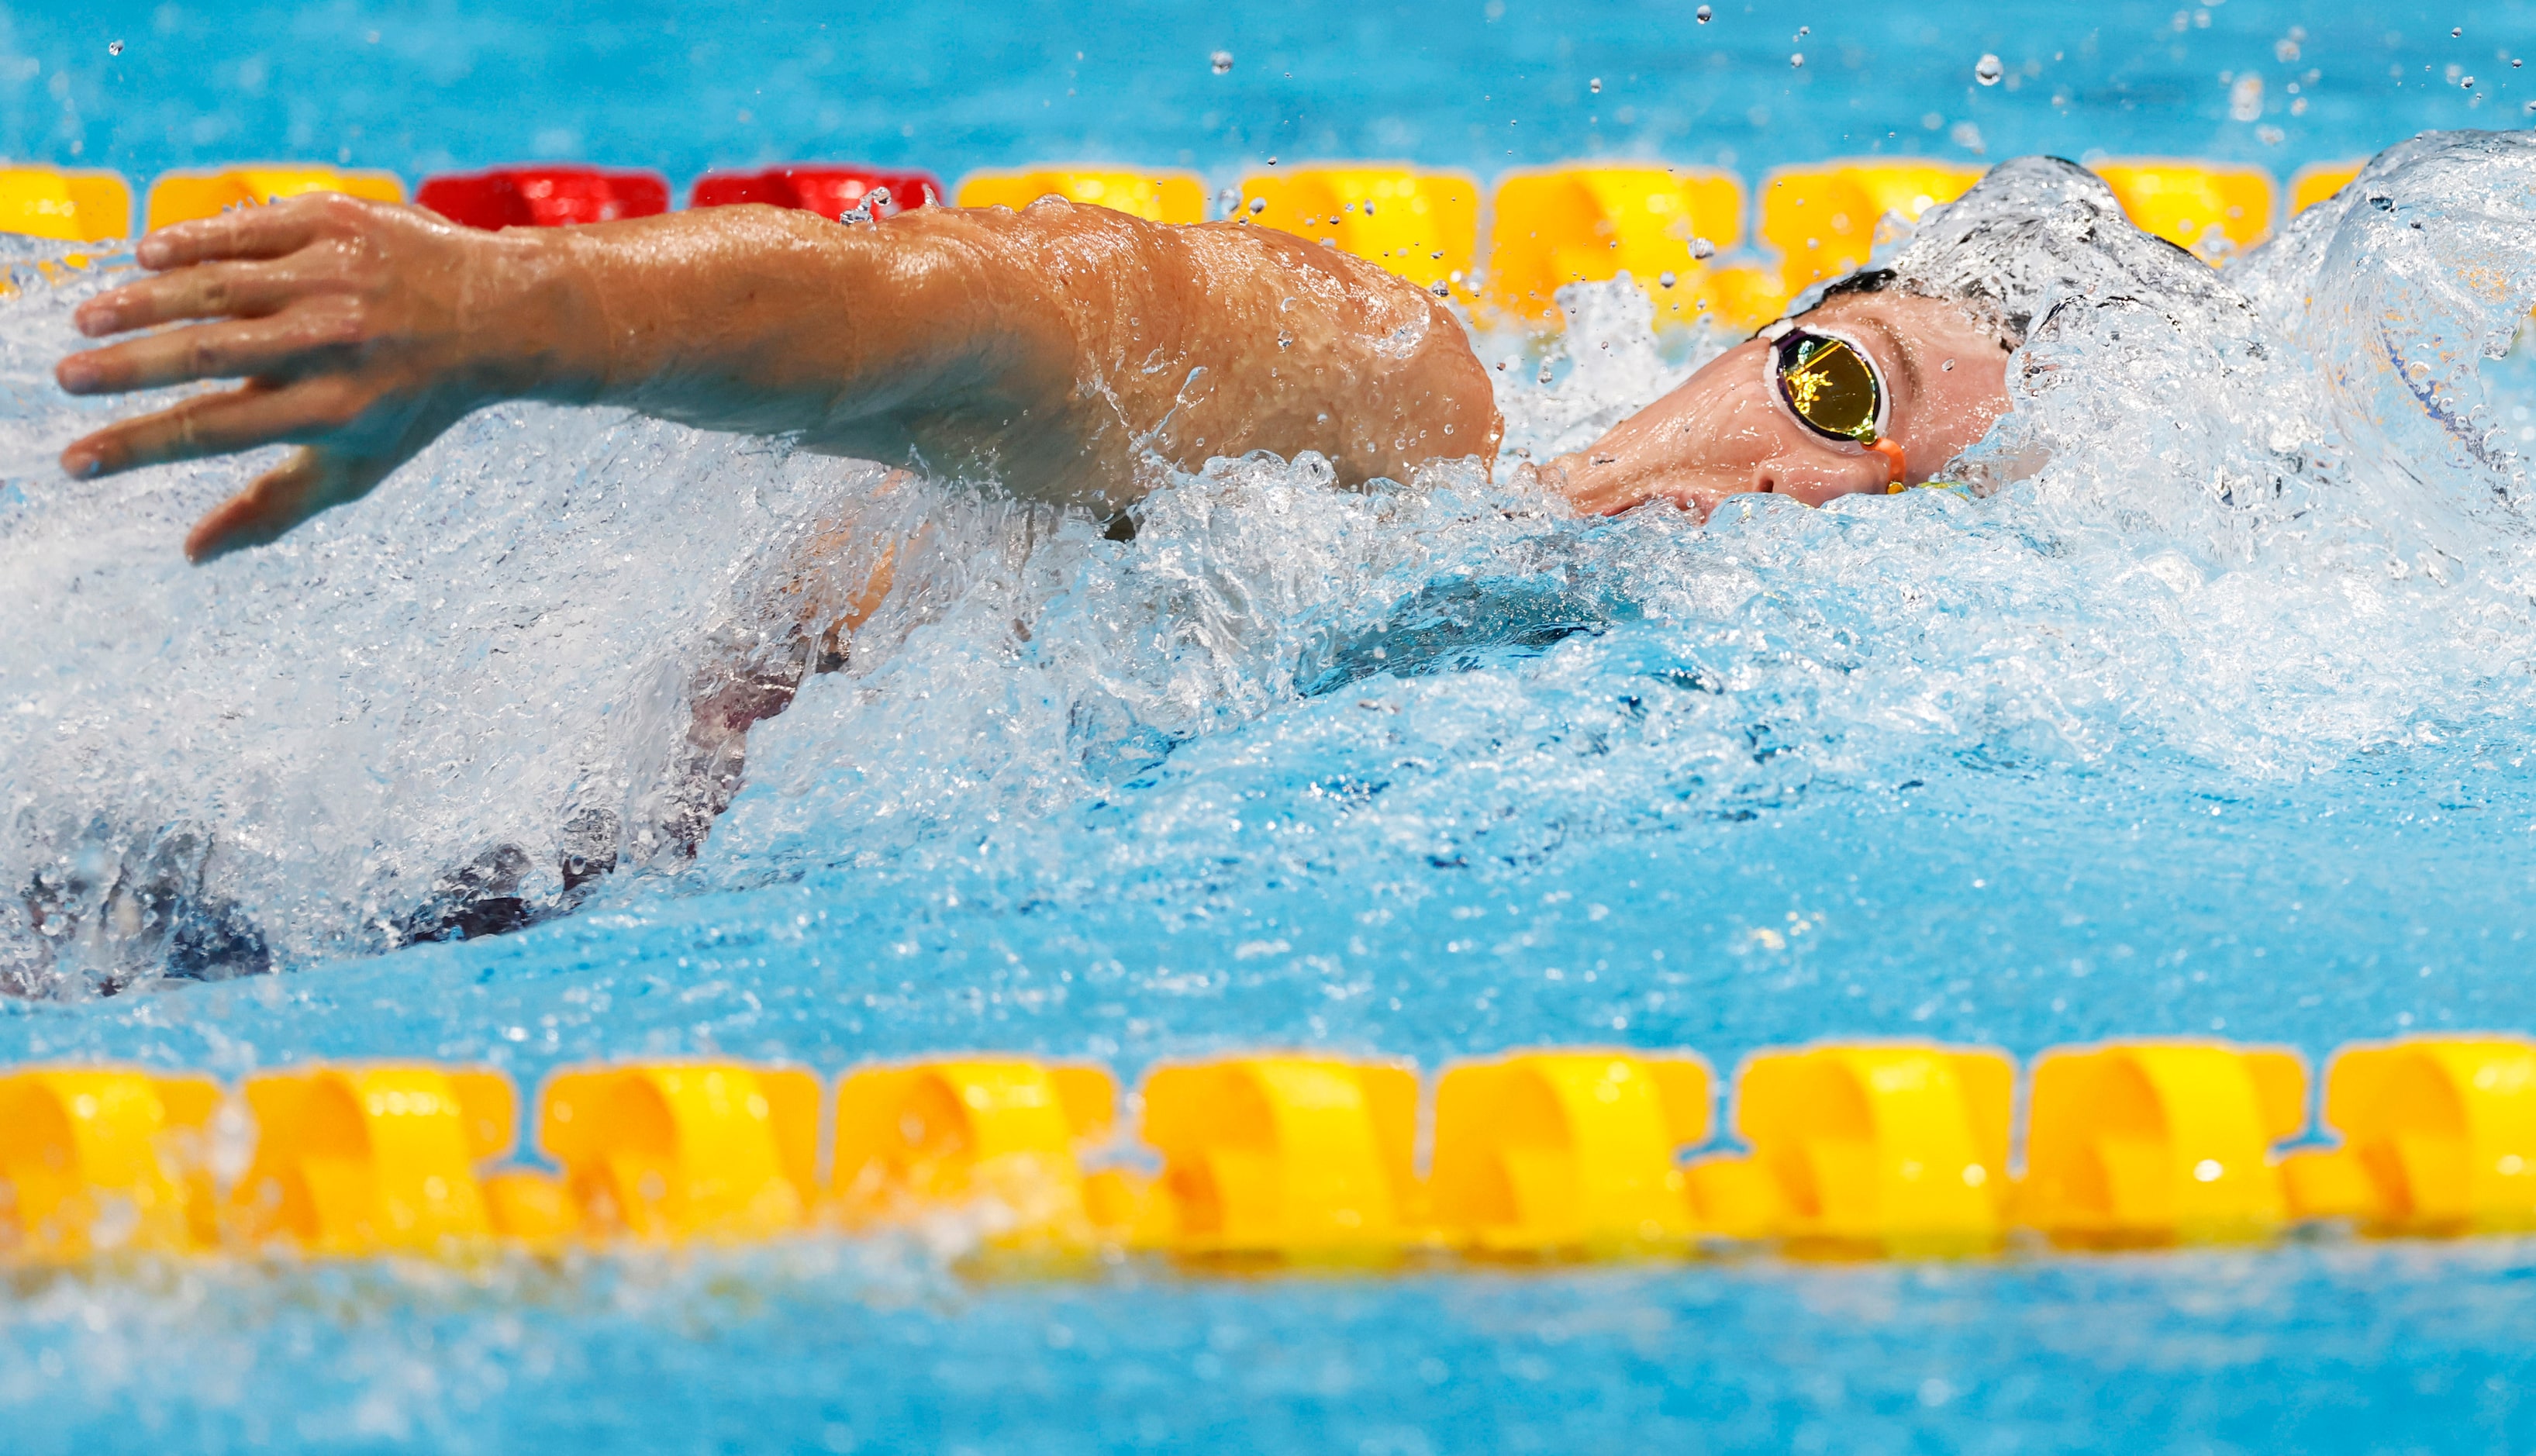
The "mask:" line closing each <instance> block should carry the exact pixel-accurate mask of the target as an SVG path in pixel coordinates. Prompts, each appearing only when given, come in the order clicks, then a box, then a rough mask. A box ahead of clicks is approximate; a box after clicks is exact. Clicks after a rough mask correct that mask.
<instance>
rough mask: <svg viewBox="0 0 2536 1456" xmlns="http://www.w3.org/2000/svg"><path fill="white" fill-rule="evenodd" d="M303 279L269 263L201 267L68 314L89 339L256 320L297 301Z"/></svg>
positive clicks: (106, 295)
mask: <svg viewBox="0 0 2536 1456" xmlns="http://www.w3.org/2000/svg"><path fill="white" fill-rule="evenodd" d="M304 285H305V280H304V279H303V278H301V277H300V276H299V274H298V273H297V271H296V270H293V269H290V268H288V267H286V266H284V267H277V266H275V265H273V264H270V263H206V264H202V265H200V266H199V267H194V268H187V269H183V270H181V271H179V272H175V273H165V274H160V275H159V276H158V277H156V278H146V279H143V280H141V281H140V282H138V283H131V284H126V285H123V286H122V287H119V288H114V289H111V290H109V291H107V292H103V293H99V294H97V295H96V296H95V297H94V298H91V299H90V300H88V301H87V302H86V303H83V304H81V305H80V306H79V307H78V308H77V309H76V310H74V311H73V312H72V314H71V323H72V325H73V326H74V327H76V328H77V329H78V330H79V331H80V332H81V333H82V334H85V335H87V336H88V337H89V338H91V339H100V338H103V337H104V336H106V335H108V334H125V333H130V332H131V331H132V330H134V329H152V328H157V327H158V326H159V325H160V324H172V323H176V322H179V321H181V320H184V319H208V318H222V317H235V318H256V317H260V316H262V315H264V314H268V313H273V312H275V311H277V310H279V309H281V308H282V307H283V306H284V305H285V304H287V303H289V302H290V301H291V300H292V299H293V298H295V297H297V296H299V294H300V292H301V290H302V288H303V286H304Z"/></svg>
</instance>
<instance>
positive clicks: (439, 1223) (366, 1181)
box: [229, 1063, 519, 1254]
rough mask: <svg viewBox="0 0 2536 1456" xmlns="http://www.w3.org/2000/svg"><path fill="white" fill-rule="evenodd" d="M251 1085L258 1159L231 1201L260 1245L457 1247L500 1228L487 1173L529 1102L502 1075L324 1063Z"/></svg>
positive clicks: (348, 1250)
mask: <svg viewBox="0 0 2536 1456" xmlns="http://www.w3.org/2000/svg"><path fill="white" fill-rule="evenodd" d="M245 1091H246V1101H247V1106H248V1107H249V1108H251V1109H253V1111H254V1114H255V1123H256V1134H257V1135H256V1146H255V1161H254V1162H253V1163H252V1164H251V1165H250V1166H249V1167H248V1169H247V1171H246V1175H245V1176H244V1177H242V1178H240V1179H239V1180H238V1183H237V1186H236V1187H235V1188H234V1189H233V1190H231V1192H230V1195H229V1209H230V1213H231V1216H232V1227H233V1229H234V1230H235V1231H236V1233H237V1234H238V1235H239V1236H240V1237H241V1238H243V1239H245V1240H246V1241H247V1242H249V1243H250V1244H257V1245H261V1244H264V1243H267V1242H270V1241H273V1240H276V1239H286V1240H288V1241H290V1242H292V1243H294V1244H296V1245H297V1246H298V1247H299V1248H300V1249H302V1250H304V1251H306V1252H310V1253H338V1254H356V1253H375V1252H379V1251H382V1250H394V1251H398V1252H406V1253H446V1252H454V1251H455V1250H457V1249H458V1248H460V1247H463V1246H465V1245H468V1244H480V1243H483V1242H486V1241H488V1240H490V1239H491V1238H492V1237H493V1236H494V1235H495V1234H497V1233H499V1232H501V1231H500V1230H499V1229H498V1228H497V1226H496V1225H495V1223H494V1221H493V1217H492V1214H491V1212H490V1210H489V1208H488V1206H487V1204H486V1201H485V1198H484V1190H483V1187H482V1185H481V1184H480V1183H479V1182H478V1181H477V1179H476V1172H475V1169H476V1165H477V1164H479V1163H483V1162H485V1161H487V1160H490V1159H493V1158H498V1157H500V1156H501V1155H503V1154H504V1153H507V1152H509V1151H510V1150H511V1144H512V1141H513V1139H514V1138H515V1137H516V1136H517V1132H518V1127H519V1108H518V1104H517V1101H516V1099H515V1098H514V1097H513V1095H512V1092H511V1084H510V1082H509V1081H508V1080H507V1079H505V1078H504V1077H502V1076H501V1075H500V1074H499V1073H496V1072H489V1071H475V1070H446V1071H445V1070H443V1069H441V1068H439V1067H434V1066H424V1065H416V1064H389V1063H382V1064H378V1065H370V1066H334V1067H319V1068H316V1069H313V1070H309V1071H302V1072H285V1073H272V1074H268V1075H265V1076H259V1077H250V1078H248V1079H247V1082H246V1088H245Z"/></svg>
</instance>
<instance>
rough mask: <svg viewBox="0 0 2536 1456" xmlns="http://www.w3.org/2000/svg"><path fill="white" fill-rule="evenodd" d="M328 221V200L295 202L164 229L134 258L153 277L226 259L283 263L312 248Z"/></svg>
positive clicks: (134, 252)
mask: <svg viewBox="0 0 2536 1456" xmlns="http://www.w3.org/2000/svg"><path fill="white" fill-rule="evenodd" d="M327 217H328V212H327V208H326V206H325V201H324V199H323V198H317V197H308V198H290V199H287V200H285V201H283V202H277V203H272V204H269V205H267V206H265V207H260V208H237V209H233V210H231V211H229V212H225V213H222V214H220V215H219V216H218V217H212V218H202V219H198V220H196V221H194V222H178V223H175V224H173V225H171V226H167V227H161V228H159V230H158V231H156V232H153V233H151V234H150V235H149V236H147V237H144V238H143V239H141V242H140V245H139V246H137V247H135V248H134V249H133V250H132V256H133V257H134V258H135V259H136V260H138V261H139V262H140V264H141V266H142V267H144V268H147V269H150V270H151V271H153V272H164V271H165V270H167V269H170V268H182V267H184V266H186V265H187V264H189V263H209V262H212V261H214V260H217V259H224V258H250V259H252V258H281V257H285V256H287V255H289V254H291V253H295V252H298V251H299V250H300V249H301V248H304V247H306V246H308V244H309V242H310V240H312V239H313V238H315V237H316V236H317V234H318V231H319V230H320V229H321V228H322V227H323V226H324V225H325V222H326V219H327Z"/></svg>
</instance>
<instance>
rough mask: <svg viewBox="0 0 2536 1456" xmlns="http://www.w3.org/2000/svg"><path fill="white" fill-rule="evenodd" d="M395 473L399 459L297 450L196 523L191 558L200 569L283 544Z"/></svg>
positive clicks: (188, 545)
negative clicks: (313, 520)
mask: <svg viewBox="0 0 2536 1456" xmlns="http://www.w3.org/2000/svg"><path fill="white" fill-rule="evenodd" d="M395 468H396V462H395V461H394V460H380V459H372V458H369V457H358V456H346V455H341V454H338V453H336V452H334V451H331V450H323V449H303V450H294V451H292V452H291V453H290V458H289V459H288V460H285V461H284V462H283V463H282V464H280V465H278V466H276V467H274V468H273V469H272V470H269V471H267V472H265V473H264V474H263V475H260V476H258V477H257V478H256V481H255V483H254V484H252V485H249V486H248V487H247V488H245V489H244V490H241V491H239V492H238V493H237V494H235V495H232V496H230V497H229V498H228V499H226V500H224V501H222V502H221V503H220V504H219V505H217V506H214V507H213V508H212V509H211V511H210V513H208V514H207V515H205V516H204V517H203V519H202V520H200V521H198V522H196V523H194V529H193V530H192V531H191V532H189V533H187V534H186V537H185V557H186V559H187V560H189V561H192V562H194V563H196V564H197V565H199V564H201V563H203V562H205V561H210V560H212V559H214V558H215V557H220V556H225V555H227V554H228V553H229V552H231V551H240V550H244V549H246V548H247V547H249V546H260V545H264V544H265V543H267V542H269V541H273V540H277V539H280V538H282V536H283V535H284V534H285V533H287V532H288V531H289V530H290V529H291V528H292V527H294V526H297V525H298V524H299V523H300V522H302V521H305V520H307V519H308V518H309V517H311V516H314V515H316V514H317V513H318V512H319V511H323V510H325V509H327V508H329V507H331V506H339V505H342V504H344V503H345V502H347V501H353V500H358V499H360V498H361V497H362V496H364V495H367V494H369V493H370V489H371V487H373V486H375V485H377V484H378V483H379V481H381V480H383V479H385V478H387V475H388V472H390V471H392V470H394V469H395Z"/></svg>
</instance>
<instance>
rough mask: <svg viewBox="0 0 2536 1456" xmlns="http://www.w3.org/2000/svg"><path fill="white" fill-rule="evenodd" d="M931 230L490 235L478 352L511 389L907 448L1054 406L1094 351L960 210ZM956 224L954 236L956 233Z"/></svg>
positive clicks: (622, 229)
mask: <svg viewBox="0 0 2536 1456" xmlns="http://www.w3.org/2000/svg"><path fill="white" fill-rule="evenodd" d="M931 221H934V222H935V225H933V226H931V227H927V228H921V229H919V228H914V227H909V226H904V225H902V226H899V227H895V228H893V229H891V231H890V232H889V233H888V234H886V235H884V234H883V232H882V231H881V230H880V229H878V228H875V227H869V226H861V227H850V226H846V225H843V224H840V223H837V222H829V221H827V220H825V219H822V218H819V217H816V216H814V215H812V214H808V213H802V212H795V211H785V210H778V209H774V208H764V207H738V208H717V209H712V210H709V211H702V212H690V213H678V214H669V215H666V216H663V217H658V218H645V219H640V220H635V221H630V222H615V223H607V224H602V225H600V226H595V227H576V228H570V229H558V230H554V231H530V230H527V229H517V230H514V231H511V232H506V233H503V234H501V235H500V236H499V237H497V238H492V239H487V254H486V257H485V259H484V262H483V265H482V267H481V269H480V274H481V279H482V281H481V282H480V283H479V284H476V285H474V286H473V287H472V288H471V293H473V294H474V295H475V300H476V301H475V305H474V307H473V309H472V314H473V319H474V322H473V327H472V328H471V331H470V332H471V336H472V338H471V352H473V353H475V355H476V356H478V357H480V358H482V359H484V360H485V361H486V362H485V365H484V370H483V372H484V375H485V377H486V379H487V381H488V386H489V387H490V389H491V390H492V391H493V392H495V393H498V394H501V395H505V396H510V397H519V398H536V399H545V400H552V401H556V402H558V403H570V404H611V405H619V406H623V407H625V408H628V409H633V410H638V411H643V412H644V413H647V414H652V415H657V416H659V417H662V418H666V419H672V420H677V421H679V422H682V423H686V424H692V425H696V426H699V427H701V428H706V429H718V430H733V431H744V432H750V433H759V434H794V435H798V436H800V437H802V438H803V439H804V440H806V441H808V442H809V443H811V444H812V445H814V446H816V447H819V448H824V449H830V450H840V451H850V452H860V453H874V452H889V451H892V450H893V449H895V450H897V451H903V450H904V449H905V448H906V446H907V443H908V436H909V433H910V426H911V424H913V423H914V422H916V421H918V420H920V419H923V418H927V417H932V416H938V415H941V414H944V413H946V412H959V411H979V410H987V411H991V410H995V409H997V408H1009V409H1031V408H1033V407H1035V406H1037V407H1041V408H1045V407H1046V404H1047V403H1049V402H1050V401H1051V400H1052V399H1053V397H1054V396H1056V395H1058V394H1061V393H1062V390H1063V386H1064V384H1065V382H1066V381H1067V380H1069V379H1070V378H1071V377H1072V376H1073V375H1074V373H1075V372H1076V366H1077V364H1078V362H1079V354H1080V352H1081V341H1080V340H1078V339H1076V338H1075V337H1074V335H1073V331H1072V330H1071V329H1070V328H1069V327H1068V326H1067V321H1066V320H1065V319H1063V318H1062V317H1060V316H1059V315H1058V314H1057V313H1056V312H1055V311H1054V310H1053V309H1051V307H1050V306H1049V304H1048V302H1047V300H1046V298H1044V297H1041V296H1037V293H1038V292H1039V290H1037V289H1035V288H1033V287H1032V286H1030V284H1031V282H1032V280H1030V279H1029V277H1028V271H1027V269H1024V268H1021V267H1019V266H1018V265H1017V261H1016V260H1014V259H1013V258H1011V257H1010V256H1009V254H1010V253H1011V252H1012V251H1013V249H1012V247H1011V241H1012V240H1011V239H1009V238H1007V237H1003V236H999V235H997V234H996V232H994V231H993V230H992V229H990V228H986V227H982V226H980V225H978V224H977V223H976V222H973V221H968V220H959V219H958V218H957V215H951V217H950V218H947V219H942V220H931ZM946 222H947V223H948V225H945V223H946Z"/></svg>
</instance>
